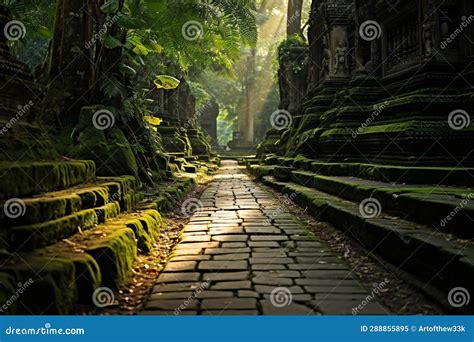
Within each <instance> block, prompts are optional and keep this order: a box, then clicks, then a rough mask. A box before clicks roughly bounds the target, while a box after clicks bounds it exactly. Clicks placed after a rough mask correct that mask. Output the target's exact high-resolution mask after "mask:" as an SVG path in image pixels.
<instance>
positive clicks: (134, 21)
mask: <svg viewBox="0 0 474 342" xmlns="http://www.w3.org/2000/svg"><path fill="white" fill-rule="evenodd" d="M116 23H117V25H119V26H120V27H123V28H126V29H140V28H145V27H146V25H145V22H144V21H143V20H141V19H139V18H133V17H129V16H126V15H121V16H119V17H118V19H117V21H116Z"/></svg>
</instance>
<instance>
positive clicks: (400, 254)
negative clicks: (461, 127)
mask: <svg viewBox="0 0 474 342" xmlns="http://www.w3.org/2000/svg"><path fill="white" fill-rule="evenodd" d="M246 165H247V168H248V170H249V171H250V172H251V173H252V174H253V175H254V176H256V177H257V178H259V179H260V180H261V181H263V183H265V184H266V185H268V186H270V187H272V188H274V189H276V190H278V191H280V192H282V193H285V194H287V195H288V196H289V198H290V199H292V200H293V201H294V202H296V203H297V204H299V205H300V206H302V207H303V208H307V209H308V212H309V213H311V215H312V216H314V217H315V218H317V219H318V220H321V221H326V222H330V223H332V224H333V225H335V226H336V227H337V228H338V229H340V230H342V231H343V232H344V233H346V234H348V235H350V236H351V237H352V238H354V239H355V240H356V241H357V242H358V243H359V244H360V245H361V246H363V247H364V248H365V249H366V250H367V251H369V252H371V253H375V254H377V255H379V256H381V257H383V259H385V260H387V261H388V262H390V263H391V264H392V266H393V269H394V270H396V272H400V271H402V273H405V274H406V273H408V274H410V276H409V278H411V279H412V280H414V283H415V284H416V283H418V284H419V285H420V288H421V289H422V290H423V291H425V292H426V293H427V294H428V295H429V296H431V297H433V298H435V299H436V300H437V301H438V302H440V304H442V305H443V306H444V307H445V308H446V309H447V310H450V311H454V312H457V313H463V312H465V311H463V310H469V309H470V310H472V308H473V304H472V303H471V304H470V306H468V307H466V306H465V307H462V308H455V307H453V305H451V304H450V303H449V302H448V300H447V298H448V295H447V294H448V293H449V291H451V290H452V289H453V288H455V287H463V288H465V289H467V290H468V291H469V292H470V293H473V291H474V243H473V242H474V241H473V237H474V230H473V228H474V202H472V200H473V199H474V189H472V185H473V182H474V177H472V174H474V169H466V168H442V167H437V168H435V167H433V168H430V167H404V168H401V167H398V166H391V165H374V164H357V163H337V164H336V163H324V162H320V161H316V160H310V159H307V158H301V157H297V158H294V159H293V158H283V157H277V156H270V157H268V158H266V159H265V161H264V163H263V164H259V163H258V160H256V159H248V160H246ZM438 184H440V185H438Z"/></svg>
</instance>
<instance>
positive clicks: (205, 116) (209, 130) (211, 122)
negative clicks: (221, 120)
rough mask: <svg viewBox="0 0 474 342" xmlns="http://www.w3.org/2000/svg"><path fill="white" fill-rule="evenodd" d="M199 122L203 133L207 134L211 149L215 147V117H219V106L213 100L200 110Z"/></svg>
mask: <svg viewBox="0 0 474 342" xmlns="http://www.w3.org/2000/svg"><path fill="white" fill-rule="evenodd" d="M200 112H201V113H200V121H201V127H202V129H203V131H204V132H205V133H206V134H208V135H209V136H210V137H211V139H212V141H211V145H212V147H217V146H218V142H217V117H218V116H219V104H218V103H217V102H216V100H215V99H211V100H209V102H208V103H206V104H204V106H203V108H202V110H200Z"/></svg>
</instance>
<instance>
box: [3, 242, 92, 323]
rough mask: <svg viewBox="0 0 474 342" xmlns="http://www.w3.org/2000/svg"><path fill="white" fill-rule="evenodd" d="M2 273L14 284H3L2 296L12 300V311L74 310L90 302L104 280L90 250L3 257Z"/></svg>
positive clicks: (18, 312)
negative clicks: (88, 251) (6, 286)
mask: <svg viewBox="0 0 474 342" xmlns="http://www.w3.org/2000/svg"><path fill="white" fill-rule="evenodd" d="M0 274H1V275H2V276H1V278H2V279H4V278H5V279H9V280H10V283H11V282H12V283H13V284H12V285H13V288H12V286H10V287H9V289H7V290H5V287H3V286H2V287H0V297H5V298H8V299H7V301H10V302H11V306H9V307H8V313H10V314H35V315H44V314H50V315H51V314H69V313H72V312H74V311H75V310H77V309H78V308H77V304H90V302H91V301H92V293H93V291H94V289H95V288H97V287H99V286H100V283H101V279H100V272H99V268H98V265H97V263H96V262H95V260H94V258H92V256H90V255H89V254H86V253H70V252H64V253H60V254H54V255H53V254H48V253H44V251H43V252H42V253H38V254H30V255H22V256H21V257H20V256H16V257H12V258H10V259H7V260H2V263H1V266H0ZM12 290H13V291H12Z"/></svg>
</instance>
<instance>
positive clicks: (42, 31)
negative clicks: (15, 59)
mask: <svg viewBox="0 0 474 342" xmlns="http://www.w3.org/2000/svg"><path fill="white" fill-rule="evenodd" d="M27 32H30V33H33V34H34V35H36V36H37V37H39V38H45V39H51V38H53V32H52V31H51V30H50V29H48V28H47V27H45V26H42V25H35V26H33V27H32V29H27Z"/></svg>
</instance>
